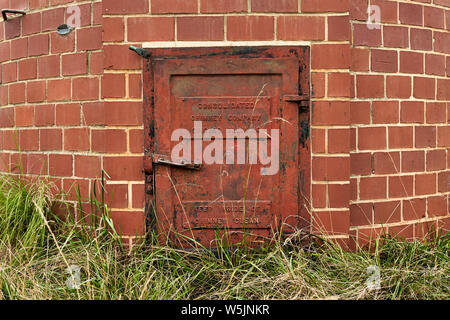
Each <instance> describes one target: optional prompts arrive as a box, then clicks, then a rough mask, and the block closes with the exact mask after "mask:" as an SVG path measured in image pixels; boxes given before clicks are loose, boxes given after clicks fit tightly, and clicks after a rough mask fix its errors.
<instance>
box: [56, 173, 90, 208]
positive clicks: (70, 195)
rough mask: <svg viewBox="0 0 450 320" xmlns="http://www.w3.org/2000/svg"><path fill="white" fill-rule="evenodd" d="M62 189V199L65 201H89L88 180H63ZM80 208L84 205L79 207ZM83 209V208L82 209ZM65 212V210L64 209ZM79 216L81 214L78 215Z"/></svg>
mask: <svg viewBox="0 0 450 320" xmlns="http://www.w3.org/2000/svg"><path fill="white" fill-rule="evenodd" d="M62 188H63V190H65V192H64V199H65V200H66V201H77V202H78V200H79V198H81V199H83V200H84V199H89V180H86V179H64V180H63V182H62ZM81 206H82V208H83V207H84V206H85V204H82V205H81ZM83 209H84V208H83ZM66 212H67V209H66ZM78 214H79V215H80V214H81V212H80V213H78Z"/></svg>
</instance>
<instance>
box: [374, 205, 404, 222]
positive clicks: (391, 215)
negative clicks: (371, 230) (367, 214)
mask: <svg viewBox="0 0 450 320" xmlns="http://www.w3.org/2000/svg"><path fill="white" fill-rule="evenodd" d="M401 209H402V204H401V202H400V201H387V202H376V203H375V204H374V208H373V213H374V214H373V216H374V221H373V223H374V224H386V223H395V222H399V221H400V220H401Z"/></svg>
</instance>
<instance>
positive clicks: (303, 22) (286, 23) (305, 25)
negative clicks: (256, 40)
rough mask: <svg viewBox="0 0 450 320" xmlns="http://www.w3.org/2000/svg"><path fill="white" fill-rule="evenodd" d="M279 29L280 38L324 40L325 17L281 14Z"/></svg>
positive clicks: (278, 35) (278, 21)
mask: <svg viewBox="0 0 450 320" xmlns="http://www.w3.org/2000/svg"><path fill="white" fill-rule="evenodd" d="M228 21H229V20H228ZM235 28H238V26H235ZM277 30H278V34H277V39H279V40H298V39H302V40H324V39H325V18H324V17H317V16H313V17H307V16H281V17H278V20H277ZM271 39H273V37H272V38H270V40H271Z"/></svg>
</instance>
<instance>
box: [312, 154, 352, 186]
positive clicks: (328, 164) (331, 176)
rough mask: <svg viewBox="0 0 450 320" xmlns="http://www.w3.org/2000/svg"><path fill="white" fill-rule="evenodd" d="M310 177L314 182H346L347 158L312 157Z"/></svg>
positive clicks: (348, 163) (348, 173) (348, 169)
mask: <svg viewBox="0 0 450 320" xmlns="http://www.w3.org/2000/svg"><path fill="white" fill-rule="evenodd" d="M312 167H313V169H312V177H313V180H316V181H348V179H349V177H350V158H349V157H313V161H312Z"/></svg>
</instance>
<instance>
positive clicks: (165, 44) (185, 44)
mask: <svg viewBox="0 0 450 320" xmlns="http://www.w3.org/2000/svg"><path fill="white" fill-rule="evenodd" d="M255 46H258V47H259V46H261V47H262V46H311V42H310V41H154V42H144V43H142V48H144V49H147V48H192V47H255Z"/></svg>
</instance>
